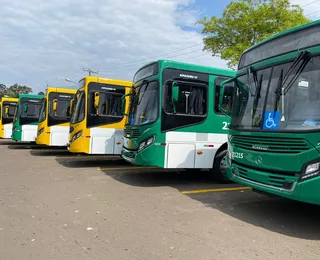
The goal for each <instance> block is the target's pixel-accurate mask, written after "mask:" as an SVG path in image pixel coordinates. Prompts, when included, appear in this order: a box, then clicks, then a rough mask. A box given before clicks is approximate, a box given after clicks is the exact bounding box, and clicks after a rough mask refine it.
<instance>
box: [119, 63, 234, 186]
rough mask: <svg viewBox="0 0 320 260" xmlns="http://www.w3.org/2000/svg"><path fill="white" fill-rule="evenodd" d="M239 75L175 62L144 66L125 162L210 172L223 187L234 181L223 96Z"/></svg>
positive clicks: (133, 98)
mask: <svg viewBox="0 0 320 260" xmlns="http://www.w3.org/2000/svg"><path fill="white" fill-rule="evenodd" d="M235 75H236V72H235V71H233V70H226V69H218V68H211V67H205V66H198V65H193V64H187V63H181V62H176V61H170V60H158V61H155V62H151V63H149V64H147V65H146V66H143V67H142V68H141V69H139V70H138V71H137V72H136V74H135V76H134V78H133V86H132V88H131V91H130V94H128V95H129V96H130V98H129V99H130V103H129V111H128V114H127V122H126V124H125V129H124V142H123V148H122V153H121V156H122V158H123V159H125V160H126V161H129V162H131V163H132V164H135V165H144V166H156V167H160V168H171V169H172V168H179V169H186V170H191V171H193V170H195V169H210V172H211V173H214V174H213V175H212V176H214V177H216V179H217V180H218V181H220V182H225V181H229V180H228V178H227V177H226V165H225V158H226V153H227V130H228V124H229V117H228V116H226V115H224V114H223V112H221V111H220V110H219V95H220V83H221V82H223V81H225V80H226V79H228V78H230V79H231V78H232V77H234V76H235ZM227 101H228V98H227V97H226V102H227Z"/></svg>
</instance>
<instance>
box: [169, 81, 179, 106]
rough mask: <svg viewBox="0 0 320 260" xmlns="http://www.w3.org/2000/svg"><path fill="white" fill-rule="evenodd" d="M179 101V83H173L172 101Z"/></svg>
mask: <svg viewBox="0 0 320 260" xmlns="http://www.w3.org/2000/svg"><path fill="white" fill-rule="evenodd" d="M178 99H179V86H178V85H177V82H175V81H174V82H173V83H172V92H171V101H172V102H173V103H175V102H177V101H178Z"/></svg>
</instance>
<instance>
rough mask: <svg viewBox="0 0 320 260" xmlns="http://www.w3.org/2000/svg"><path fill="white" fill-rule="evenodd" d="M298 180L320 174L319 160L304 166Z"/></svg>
mask: <svg viewBox="0 0 320 260" xmlns="http://www.w3.org/2000/svg"><path fill="white" fill-rule="evenodd" d="M304 169H305V170H304V172H302V175H301V177H300V181H305V180H307V179H311V178H314V177H317V176H319V175H320V162H315V163H310V164H308V165H307V167H305V168H304Z"/></svg>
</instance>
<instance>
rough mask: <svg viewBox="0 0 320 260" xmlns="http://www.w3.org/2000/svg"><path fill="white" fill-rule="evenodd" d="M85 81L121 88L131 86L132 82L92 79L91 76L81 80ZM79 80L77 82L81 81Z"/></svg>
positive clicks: (100, 78)
mask: <svg viewBox="0 0 320 260" xmlns="http://www.w3.org/2000/svg"><path fill="white" fill-rule="evenodd" d="M83 79H86V81H87V82H97V83H104V84H113V85H121V86H130V87H131V86H132V81H126V80H121V79H110V78H102V77H93V76H86V77H84V78H82V79H81V80H83ZM81 80H79V82H80V81H81Z"/></svg>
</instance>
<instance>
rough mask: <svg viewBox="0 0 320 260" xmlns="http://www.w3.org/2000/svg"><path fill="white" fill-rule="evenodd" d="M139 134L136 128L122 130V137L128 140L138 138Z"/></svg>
mask: <svg viewBox="0 0 320 260" xmlns="http://www.w3.org/2000/svg"><path fill="white" fill-rule="evenodd" d="M140 135H141V134H140V131H139V129H137V128H131V127H126V128H125V129H124V136H125V137H128V138H137V137H139V136H140Z"/></svg>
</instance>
